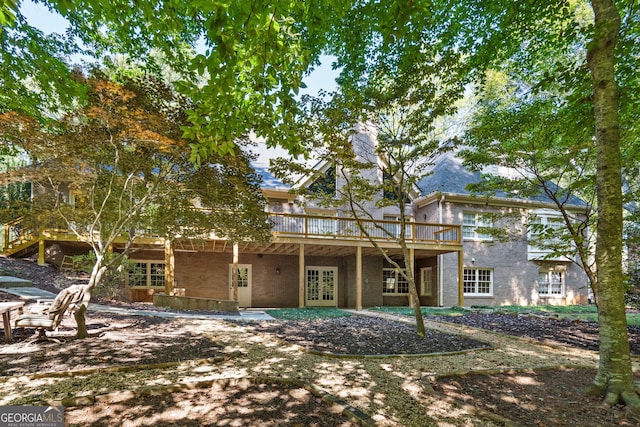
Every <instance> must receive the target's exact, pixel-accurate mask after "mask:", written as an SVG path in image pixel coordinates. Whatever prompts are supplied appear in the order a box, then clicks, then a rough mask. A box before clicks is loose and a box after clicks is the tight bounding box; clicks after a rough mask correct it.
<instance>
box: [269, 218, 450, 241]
mask: <svg viewBox="0 0 640 427" xmlns="http://www.w3.org/2000/svg"><path fill="white" fill-rule="evenodd" d="M269 218H270V220H271V222H272V224H273V228H272V231H273V234H274V235H276V236H291V237H304V238H334V239H338V238H339V239H353V240H362V239H367V238H368V237H367V235H369V236H370V237H371V238H373V239H374V240H377V241H395V240H397V239H398V237H399V236H400V233H401V232H402V230H401V223H400V222H399V221H387V220H356V219H353V218H341V217H328V216H314V215H294V214H275V213H272V214H269ZM358 221H360V223H361V224H362V227H360V226H359V225H358ZM404 237H405V239H406V240H407V241H410V242H415V243H417V242H422V243H435V244H456V245H459V244H461V231H460V226H459V225H451V224H433V223H426V222H409V223H406V224H405V230H404Z"/></svg>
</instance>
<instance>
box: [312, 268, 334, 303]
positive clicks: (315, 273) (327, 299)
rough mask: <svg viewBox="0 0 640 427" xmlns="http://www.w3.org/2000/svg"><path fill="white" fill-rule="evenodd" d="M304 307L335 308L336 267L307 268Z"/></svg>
mask: <svg viewBox="0 0 640 427" xmlns="http://www.w3.org/2000/svg"><path fill="white" fill-rule="evenodd" d="M305 276H306V286H305V290H306V292H305V294H306V295H305V301H306V302H305V305H307V306H309V307H335V306H337V302H338V267H307V268H306V274H305Z"/></svg>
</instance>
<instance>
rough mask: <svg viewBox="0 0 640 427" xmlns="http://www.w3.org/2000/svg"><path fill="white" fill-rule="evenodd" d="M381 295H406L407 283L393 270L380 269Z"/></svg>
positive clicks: (407, 290) (407, 291)
mask: <svg viewBox="0 0 640 427" xmlns="http://www.w3.org/2000/svg"><path fill="white" fill-rule="evenodd" d="M382 286H383V287H382V293H383V294H385V295H394V294H395V295H406V294H408V293H409V282H407V280H406V279H405V278H404V277H403V276H402V274H400V272H399V271H398V270H396V269H395V268H383V269H382Z"/></svg>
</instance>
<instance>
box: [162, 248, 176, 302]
mask: <svg viewBox="0 0 640 427" xmlns="http://www.w3.org/2000/svg"><path fill="white" fill-rule="evenodd" d="M175 268H176V259H175V254H174V252H173V242H172V241H171V240H170V239H166V240H165V241H164V291H165V293H166V294H167V295H174V289H175V279H176V277H175Z"/></svg>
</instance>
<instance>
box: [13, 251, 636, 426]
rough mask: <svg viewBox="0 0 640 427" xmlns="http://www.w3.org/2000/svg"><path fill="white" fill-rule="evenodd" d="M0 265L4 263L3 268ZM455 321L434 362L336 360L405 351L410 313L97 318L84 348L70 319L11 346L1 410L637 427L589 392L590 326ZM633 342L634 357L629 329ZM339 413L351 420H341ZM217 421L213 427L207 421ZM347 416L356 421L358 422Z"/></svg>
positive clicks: (264, 421)
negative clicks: (47, 407)
mask: <svg viewBox="0 0 640 427" xmlns="http://www.w3.org/2000/svg"><path fill="white" fill-rule="evenodd" d="M5 262H7V260H5V259H3V258H0V267H2V266H3V263H5ZM11 262H12V263H13V261H11ZM24 263H27V261H23V262H22V263H17V264H16V263H14V265H12V267H11V268H12V271H14V272H16V273H20V274H25V272H26V270H27V269H34V268H35V267H33V265H34V264H33V263H30V264H24ZM43 271H44V272H43V273H41V274H40V277H38V273H37V272H31V273H30V274H31V275H32V280H33V279H34V278H35V280H34V282H37V281H39V280H41V281H43V282H47V286H50V287H51V288H53V289H55V284H57V283H62V282H64V281H65V280H67V279H66V278H65V277H64V276H59V275H58V273H57V272H56V271H55V270H52V269H47V268H45V269H44V270H43ZM23 277H24V276H23ZM2 296H4V297H5V298H10V296H8V295H0V297H2ZM120 306H121V307H122V306H124V304H121V305H120ZM135 307H136V308H138V305H135ZM148 309H150V310H151V309H152V308H151V307H149V308H148ZM459 311H460V310H459V309H454V310H453V311H452V313H451V314H455V315H451V316H438V317H436V316H435V315H429V316H427V317H426V323H427V327H428V328H429V330H430V331H434V332H438V334H436V335H433V336H432V337H431V338H430V339H428V340H424V342H423V344H429V343H430V344H431V345H432V347H431V349H432V351H438V352H439V353H434V355H431V356H411V357H408V356H393V357H364V356H363V355H362V354H352V355H350V356H349V357H342V356H337V357H334V356H333V355H334V354H339V353H340V352H341V350H340V349H341V348H342V347H344V346H345V343H350V344H349V345H351V343H353V342H356V343H357V342H358V341H361V342H365V343H366V342H369V343H368V344H366V346H371V347H368V348H370V349H373V347H372V346H373V344H374V343H375V344H376V345H377V346H378V347H377V349H376V350H375V352H376V353H380V354H390V353H394V352H396V351H398V350H394V346H395V345H398V343H399V342H404V343H405V344H404V345H400V348H403V349H405V350H406V349H407V348H410V346H411V345H413V343H412V342H413V341H416V340H414V339H413V338H415V337H414V336H413V335H412V334H411V335H407V336H406V337H405V336H404V335H403V334H404V333H405V331H409V332H412V329H411V328H412V327H413V326H412V325H411V324H410V323H409V324H407V322H411V316H397V315H396V314H393V313H389V312H381V311H376V312H372V313H368V314H370V315H372V316H374V317H371V318H363V317H362V316H360V315H354V314H353V313H352V312H343V311H342V310H336V309H334V310H328V311H322V310H300V311H297V312H296V310H291V311H289V312H288V313H286V316H287V317H289V318H290V319H289V320H277V321H274V322H272V326H271V328H274V329H272V330H269V329H264V328H267V325H265V324H263V323H246V322H237V321H235V322H228V321H224V322H223V321H204V320H202V321H194V320H189V321H187V320H184V319H183V320H180V319H173V320H172V319H161V318H156V317H152V316H120V315H115V314H110V313H96V312H91V310H90V312H89V317H88V325H89V328H90V331H91V333H92V338H91V339H90V340H74V339H73V335H74V329H73V320H71V319H66V320H65V322H64V323H63V328H62V329H61V330H60V331H59V333H58V335H57V337H58V338H59V339H60V340H61V343H53V342H47V343H28V342H27V340H28V338H30V335H29V334H28V333H25V334H20V333H17V335H16V338H17V339H16V343H15V344H12V345H4V346H2V347H0V374H1V375H2V376H1V377H0V405H10V404H41V403H47V402H56V401H61V400H65V399H66V402H67V403H68V404H70V405H71V406H69V407H67V409H66V414H67V420H68V422H69V424H70V425H74V424H75V425H96V426H98V425H114V424H115V425H131V426H133V425H206V424H211V425H216V424H218V425H222V424H227V425H256V423H258V424H261V425H317V426H335V425H344V426H350V425H355V424H356V422H364V423H365V424H366V423H370V424H374V423H375V424H376V425H381V426H387V425H395V426H431V425H433V426H436V425H438V426H440V425H450V426H483V427H486V426H494V425H505V419H511V420H514V421H515V422H516V423H517V424H513V425H523V426H537V427H540V426H562V425H572V426H573V425H580V426H586V427H590V426H594V427H595V426H609V425H611V426H614V425H622V426H624V425H627V426H631V425H640V419H639V418H638V417H637V416H635V415H634V414H628V413H627V412H626V411H625V410H624V408H622V407H615V408H604V407H603V406H601V405H600V401H599V400H598V399H590V398H587V397H586V396H585V395H584V388H585V387H586V386H588V385H589V383H590V381H591V380H592V379H593V375H594V373H595V370H594V369H595V368H596V367H597V354H596V353H595V352H594V351H593V350H592V349H593V348H596V349H597V328H595V329H594V328H593V324H591V323H589V322H580V321H574V322H568V321H566V320H562V319H554V318H549V317H546V316H541V315H537V314H536V315H512V314H495V313H466V312H459ZM285 312H286V311H283V313H285ZM341 312H342V313H341ZM438 313H440V315H441V314H442V313H443V311H439V312H438ZM324 314H326V316H325V315H324ZM362 314H365V313H362ZM380 316H382V318H380ZM291 319H298V320H291ZM274 325H275V326H274ZM536 325H538V326H539V327H536ZM595 326H597V325H595ZM377 327H379V328H380V329H379V330H378V332H377V333H376V331H375V328H377ZM407 328H408V329H407ZM369 333H370V335H369ZM451 334H453V335H454V336H462V337H463V338H466V339H469V340H471V341H472V342H474V343H485V344H489V345H490V346H491V348H490V349H481V350H473V349H468V350H469V351H456V352H453V353H450V354H443V353H442V351H443V350H442V348H440V347H438V346H439V345H441V343H442V342H445V341H448V340H450V339H451V336H452V335H451ZM320 336H322V339H321V340H318V337H320ZM1 338H2V337H0V339H1ZM630 338H631V343H632V351H633V352H634V353H636V354H637V353H639V350H638V346H637V344H636V343H637V342H638V331H637V330H636V329H634V328H633V327H632V328H630ZM376 340H377V341H378V342H377V343H376ZM319 343H321V345H322V347H320V348H318V344H319ZM541 344H543V345H541ZM594 345H595V347H594ZM366 346H365V347H366ZM371 351H374V350H369V351H365V352H363V353H369V352H371ZM420 351H421V352H425V351H427V350H425V349H424V348H423V349H421V350H420ZM347 352H354V353H355V352H356V351H355V350H348V351H347ZM370 356H371V355H370ZM373 356H376V355H373ZM378 356H379V354H378ZM634 365H637V359H635V358H634ZM636 368H637V366H636ZM327 397H330V398H327ZM74 402H75V403H74ZM331 402H338V403H340V405H338V406H336V405H334V404H332V403H331ZM465 403H466V404H469V405H470V406H465ZM471 405H472V406H471ZM225 408H228V410H226V411H225V410H224V409H225ZM345 408H347V409H348V408H352V409H353V410H354V411H352V412H349V411H346V414H347V415H345V414H343V413H341V412H342V410H344V409H345ZM215 411H218V412H217V413H216V412H215ZM483 411H484V412H483ZM214 413H216V414H217V415H216V416H217V417H218V418H207V417H208V416H209V415H208V414H211V416H214ZM349 413H356V414H361V416H360V418H359V419H357V418H356V419H355V420H354V418H352V417H350V416H348V414H349ZM127 414H130V415H127ZM307 415H308V416H307ZM336 417H337V418H336ZM363 420H364V421H363Z"/></svg>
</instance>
